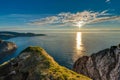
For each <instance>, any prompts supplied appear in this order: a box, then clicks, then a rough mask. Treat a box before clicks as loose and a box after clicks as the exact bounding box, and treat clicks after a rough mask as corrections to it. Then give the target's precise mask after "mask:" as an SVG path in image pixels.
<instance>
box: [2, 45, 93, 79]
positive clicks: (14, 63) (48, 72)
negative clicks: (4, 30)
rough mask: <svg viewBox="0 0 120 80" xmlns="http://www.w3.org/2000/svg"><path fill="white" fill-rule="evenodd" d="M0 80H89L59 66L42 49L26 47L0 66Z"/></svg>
mask: <svg viewBox="0 0 120 80" xmlns="http://www.w3.org/2000/svg"><path fill="white" fill-rule="evenodd" d="M0 80H91V79H90V78H88V77H86V76H83V75H81V74H77V73H75V72H73V71H71V70H68V69H67V68H65V67H62V66H60V65H59V64H58V63H56V62H55V61H54V59H53V58H52V57H50V56H49V55H48V54H47V53H46V52H45V50H44V49H42V48H39V47H28V48H27V49H25V50H24V51H22V52H21V54H20V55H19V56H18V57H17V58H15V59H12V60H10V61H9V62H6V63H4V64H2V65H0Z"/></svg>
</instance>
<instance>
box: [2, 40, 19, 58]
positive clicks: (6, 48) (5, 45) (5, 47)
mask: <svg viewBox="0 0 120 80" xmlns="http://www.w3.org/2000/svg"><path fill="white" fill-rule="evenodd" d="M16 48H17V46H16V44H15V43H13V42H8V41H3V40H0V59H1V58H3V57H4V56H6V55H9V54H10V53H13V52H14V51H15V50H16Z"/></svg>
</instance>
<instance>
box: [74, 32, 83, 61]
mask: <svg viewBox="0 0 120 80" xmlns="http://www.w3.org/2000/svg"><path fill="white" fill-rule="evenodd" d="M84 51H85V49H84V47H83V42H82V32H77V33H76V48H75V54H74V55H73V61H76V60H77V59H78V58H79V57H81V56H83V55H84Z"/></svg>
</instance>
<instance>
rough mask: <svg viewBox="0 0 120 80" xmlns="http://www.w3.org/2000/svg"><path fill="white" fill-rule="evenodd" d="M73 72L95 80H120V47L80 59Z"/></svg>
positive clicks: (113, 47)
mask: <svg viewBox="0 0 120 80" xmlns="http://www.w3.org/2000/svg"><path fill="white" fill-rule="evenodd" d="M73 70H74V71H75V72H77V73H80V74H83V75H86V76H88V77H90V78H92V79H93V80H120V46H112V47H111V48H110V49H105V50H102V51H100V52H98V53H96V54H92V55H91V56H84V57H81V58H79V59H78V60H77V61H76V62H75V63H74V66H73Z"/></svg>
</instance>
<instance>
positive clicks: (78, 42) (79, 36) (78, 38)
mask: <svg viewBox="0 0 120 80" xmlns="http://www.w3.org/2000/svg"><path fill="white" fill-rule="evenodd" d="M81 45H82V33H81V32H77V36H76V48H77V49H78V50H81Z"/></svg>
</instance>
